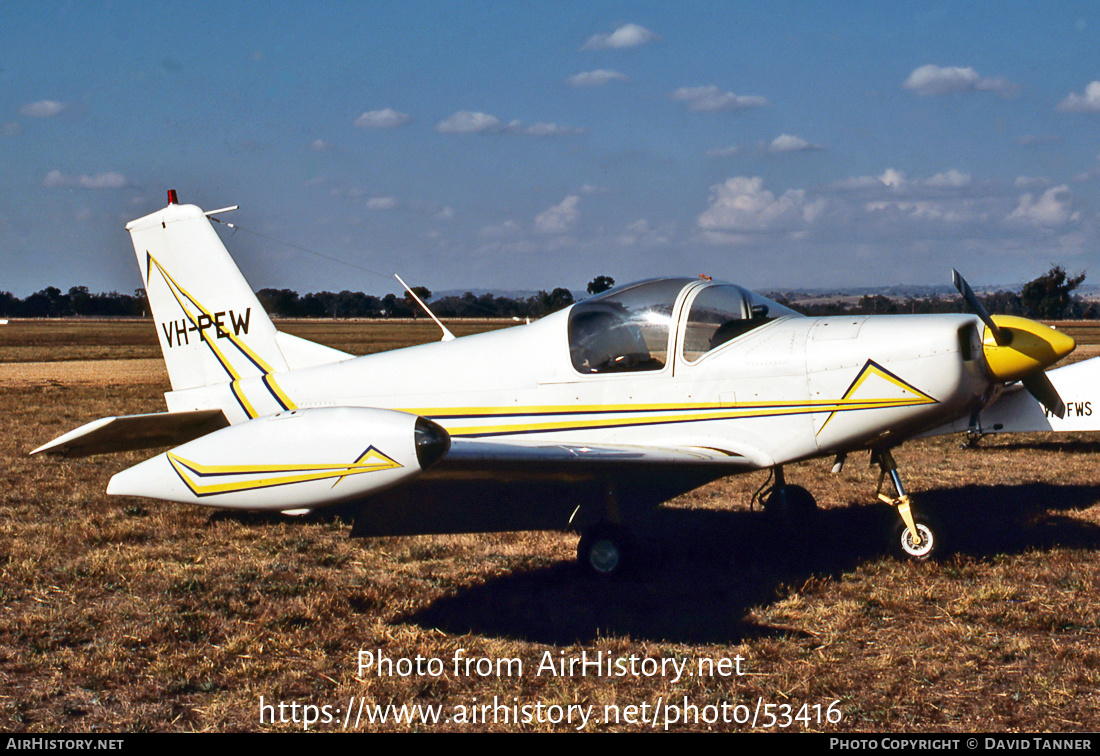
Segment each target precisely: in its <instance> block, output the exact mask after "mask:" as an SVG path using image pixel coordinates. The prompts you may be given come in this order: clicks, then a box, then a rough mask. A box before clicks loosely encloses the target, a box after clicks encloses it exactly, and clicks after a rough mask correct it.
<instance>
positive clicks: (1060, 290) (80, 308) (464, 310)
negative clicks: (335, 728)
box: [0, 265, 1100, 320]
mask: <svg viewBox="0 0 1100 756" xmlns="http://www.w3.org/2000/svg"><path fill="white" fill-rule="evenodd" d="M1084 280H1085V274H1084V273H1078V274H1076V275H1070V274H1068V273H1067V272H1066V271H1065V269H1064V268H1062V267H1061V266H1059V265H1055V266H1052V267H1051V269H1050V270H1049V271H1047V272H1046V273H1044V274H1043V275H1041V276H1039V277H1038V278H1035V279H1033V280H1031V281H1028V282H1027V283H1026V284H1024V286H1023V288H1022V289H1021V291H1020V292H1018V293H1017V292H1012V291H997V292H993V293H990V294H979V295H978V298H979V299H980V300H981V301H982V304H983V305H985V307H986V309H987V310H989V311H990V312H992V313H995V314H1000V315H1022V316H1024V317H1029V318H1038V319H1041V320H1061V319H1072V320H1079V319H1080V320H1096V319H1100V303H1097V302H1089V301H1086V300H1083V299H1081V298H1080V297H1078V296H1075V295H1074V294H1073V292H1074V291H1075V290H1076V289H1077V288H1078V287H1079V286H1080V285H1081V284H1082V283H1083V282H1084ZM614 285H615V280H614V279H613V278H611V277H609V276H597V277H596V278H594V279H592V281H590V282H589V283H588V293H589V294H599V293H600V292H603V291H606V290H608V289H610V288H611V287H613V286H614ZM413 291H414V292H416V294H417V296H419V297H420V298H421V299H422V300H423V301H425V302H427V301H429V300H430V299H431V296H432V292H431V291H430V290H428V289H427V288H425V287H423V286H414V287H413ZM769 296H770V297H771V298H772V299H774V300H776V301H777V302H779V303H781V304H785V305H787V306H788V307H791V308H792V309H794V310H797V311H798V312H801V313H803V314H804V315H850V314H867V315H886V314H899V313H939V312H966V311H967V308H966V303H965V302H964V301H963V300H962V298H961V297H958V296H942V297H941V296H930V297H905V298H894V297H887V296H884V295H881V294H868V295H865V296H863V297H861V298H860V299H859V300H858V301H857V302H855V303H848V302H844V301H840V300H837V301H833V302H813V303H807V302H806V301H805V300H807V299H809V297H808V296H807V295H804V294H797V293H791V292H781V293H771V294H769ZM256 297H257V298H258V299H259V300H260V304H261V305H263V307H264V309H265V310H267V312H268V313H269V314H270V315H272V316H273V317H281V318H415V317H424V312H423V310H421V308H420V306H419V305H417V304H416V302H415V301H414V300H413V298H412V297H411V296H410V295H409V294H408V293H405V294H404V295H403V296H398V295H396V294H386V295H385V296H383V297H377V296H373V295H370V294H364V293H363V292H361V291H341V292H339V293H333V292H330V291H321V292H311V293H309V294H304V295H300V294H298V292H296V291H292V290H290V289H260V290H259V291H258V292H256ZM573 301H574V297H573V294H572V292H570V291H569V290H568V289H565V288H561V287H559V288H556V289H553V290H552V291H549V292H548V291H540V292H538V293H537V294H534V295H532V296H529V297H517V298H509V297H497V296H494V295H492V294H481V295H476V294H474V293H473V292H466V293H465V294H463V295H461V296H447V297H441V298H438V299H436V300H434V301H432V302H431V308H432V312H434V313H435V314H436V315H437V316H439V317H441V318H531V319H535V318H541V317H544V316H546V315H549V314H550V313H552V312H556V311H558V310H561V309H563V308H565V307H568V306H569V305H571V304H573ZM148 314H149V304H148V301H147V300H146V297H145V290H144V289H135V290H134V293H133V294H120V293H119V292H116V291H112V292H108V293H105V294H93V293H91V292H89V291H88V287H86V286H74V287H72V288H71V289H69V291H68V293H62V292H61V290H60V289H58V288H57V287H54V286H47V287H46V288H45V289H43V290H42V291H37V292H35V293H34V294H31V295H29V296H27V297H26V298H24V299H19V298H18V297H16V296H14V295H12V294H11V293H10V292H6V291H0V317H5V318H63V317H71V316H80V317H120V316H123V317H126V316H128V317H142V316H146V315H148Z"/></svg>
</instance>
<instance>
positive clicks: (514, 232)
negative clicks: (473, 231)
mask: <svg viewBox="0 0 1100 756" xmlns="http://www.w3.org/2000/svg"><path fill="white" fill-rule="evenodd" d="M522 230H523V229H522V228H521V227H520V225H519V224H518V223H516V222H515V221H513V220H506V221H504V222H503V223H498V224H493V225H489V226H485V228H483V229H481V231H480V232H478V233H479V235H480V236H482V237H483V238H485V239H508V238H513V237H516V236H519V234H520V232H521V231H522Z"/></svg>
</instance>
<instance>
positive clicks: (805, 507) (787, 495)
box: [764, 486, 817, 532]
mask: <svg viewBox="0 0 1100 756" xmlns="http://www.w3.org/2000/svg"><path fill="white" fill-rule="evenodd" d="M764 511H765V512H766V513H767V514H768V515H769V516H770V517H771V518H772V520H773V522H775V523H776V524H777V525H779V526H780V527H782V528H784V529H787V530H791V531H795V532H801V531H804V530H809V529H810V528H811V527H812V526H813V523H814V521H815V520H816V519H817V500H816V499H814V495H813V494H812V493H810V492H809V491H807V490H806V489H805V488H803V487H802V486H783V487H781V488H776V489H775V490H773V491H772V492H771V494H770V495H769V496H768V498H767V499H766V500H765V501H764Z"/></svg>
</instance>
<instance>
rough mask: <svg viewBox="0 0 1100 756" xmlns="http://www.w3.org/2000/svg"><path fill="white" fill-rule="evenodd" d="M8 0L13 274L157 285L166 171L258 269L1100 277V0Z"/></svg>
mask: <svg viewBox="0 0 1100 756" xmlns="http://www.w3.org/2000/svg"><path fill="white" fill-rule="evenodd" d="M3 7H4V22H3V24H0V165H2V166H3V170H2V171H0V290H6V291H11V292H13V293H15V294H16V295H17V296H26V295H27V294H30V293H32V292H34V291H38V290H40V289H42V288H44V287H46V286H57V287H58V288H60V289H62V290H63V291H64V290H67V289H68V288H69V287H71V286H87V287H88V288H89V289H90V290H92V291H112V290H117V291H124V292H130V291H132V290H133V289H134V288H136V287H139V286H141V279H140V277H139V275H138V273H137V267H136V265H135V261H134V255H133V248H132V246H131V245H130V241H129V237H128V235H127V234H126V232H125V230H124V226H125V224H126V223H127V222H128V221H129V220H132V219H134V218H137V217H140V216H142V215H145V214H148V213H151V212H154V211H156V210H157V209H159V208H160V207H162V206H163V205H164V203H165V201H166V200H165V197H166V190H167V189H176V190H177V191H178V193H179V197H180V201H181V202H185V203H194V204H197V205H199V206H200V207H202V208H204V209H206V210H212V209H215V208H220V207H225V206H228V205H235V204H239V205H240V206H241V209H240V210H238V211H236V212H233V213H229V214H226V215H224V216H222V217H223V218H224V219H225V220H227V221H230V222H233V223H235V224H237V226H238V229H237V230H235V231H234V230H233V229H229V228H221V229H220V233H221V234H222V237H223V239H225V241H226V244H227V246H228V247H229V249H230V251H231V252H232V253H233V255H234V257H235V259H236V260H237V262H238V264H239V265H240V267H241V269H242V271H243V273H244V274H245V277H246V278H247V279H248V280H249V282H250V283H251V284H252V286H253V287H254V288H257V289H260V288H265V287H275V288H291V289H295V290H297V291H300V292H306V291H321V290H330V291H340V290H343V289H351V290H357V291H358V290H362V291H367V292H370V293H376V294H381V293H386V292H389V291H396V290H397V288H398V287H397V286H396V285H395V282H393V281H392V278H390V276H391V275H392V274H393V273H395V272H396V273H400V274H401V276H402V277H403V278H404V279H405V280H406V281H408V282H409V283H410V284H411V285H423V286H427V287H428V288H429V289H431V290H433V291H437V292H438V291H443V290H455V289H457V290H465V289H474V288H477V289H486V288H491V289H498V290H531V289H550V288H554V287H557V286H564V287H567V288H571V289H574V290H583V289H584V287H585V284H586V283H587V282H588V281H589V280H591V279H592V278H594V277H595V276H597V275H609V276H612V277H613V278H614V279H615V280H616V281H617V282H619V283H625V282H627V281H631V280H636V279H642V278H649V277H653V276H660V275H698V274H707V275H711V276H713V277H714V278H718V279H724V280H731V281H736V282H738V283H741V284H743V285H746V286H748V287H750V288H754V289H761V290H773V289H780V288H782V289H797V288H829V287H836V288H840V287H859V286H882V285H892V284H945V283H949V281H950V269H951V268H952V267H956V268H958V269H959V270H960V271H962V272H963V274H964V275H965V276H966V277H967V278H968V279H969V280H970V281H971V283H972V284H974V285H975V286H993V285H1001V284H1004V285H1008V284H1012V283H1019V282H1023V281H1026V280H1029V279H1031V278H1034V277H1036V276H1038V275H1040V274H1042V273H1043V272H1045V271H1046V270H1047V269H1048V268H1049V267H1050V265H1051V264H1052V263H1056V264H1060V265H1063V266H1064V267H1066V268H1067V269H1069V270H1071V271H1081V270H1083V271H1086V272H1087V273H1088V274H1089V275H1090V280H1093V279H1095V280H1096V282H1100V266H1098V265H1097V263H1098V261H1100V3H1096V2H1082V3H1058V2H1051V3H1034V2H1012V1H1011V0H1007V1H1006V0H999V1H998V2H944V3H934V2H896V3H894V2H891V3H883V2H831V3H811V2H768V3H761V2H691V1H689V2H683V3H670V2H666V1H663V0H662V1H658V2H599V1H593V2H584V3H581V2H560V1H559V2H545V1H544V2H527V1H525V0H509V1H507V2H503V1H500V0H495V1H492V2H478V1H477V0H461V1H460V2H458V1H456V2H445V1H443V0H421V1H414V2H367V1H362V2H308V3H307V2H264V3H253V2H237V1H234V0H229V1H228V2H220V3H214V2H166V3H148V2H120V1H118V0H111V1H109V2H97V1H95V0H80V1H79V2H49V1H45V0H44V1H41V2H30V1H27V0H9V2H6V3H5V4H4V6H3Z"/></svg>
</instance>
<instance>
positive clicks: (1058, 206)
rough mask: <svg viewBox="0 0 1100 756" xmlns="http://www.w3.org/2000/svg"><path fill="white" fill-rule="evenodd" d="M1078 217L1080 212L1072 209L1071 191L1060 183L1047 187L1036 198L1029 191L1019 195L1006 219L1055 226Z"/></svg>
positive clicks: (1073, 220) (1078, 218) (1075, 219)
mask: <svg viewBox="0 0 1100 756" xmlns="http://www.w3.org/2000/svg"><path fill="white" fill-rule="evenodd" d="M1080 217H1081V215H1080V213H1078V212H1075V211H1074V210H1073V193H1072V192H1071V191H1070V190H1069V186H1068V185H1067V184H1062V185H1061V186H1055V187H1051V188H1050V189H1047V190H1046V191H1045V192H1043V193H1042V195H1040V196H1039V197H1038V198H1036V197H1035V196H1034V195H1032V194H1031V193H1030V192H1029V193H1027V194H1023V195H1021V196H1020V202H1019V204H1018V205H1017V206H1016V209H1015V210H1013V211H1012V213H1011V214H1009V216H1008V218H1007V219H1006V220H1008V221H1009V222H1016V221H1023V222H1027V223H1031V224H1035V225H1039V226H1047V227H1057V226H1064V225H1066V224H1067V223H1070V222H1075V221H1077V220H1080Z"/></svg>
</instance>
